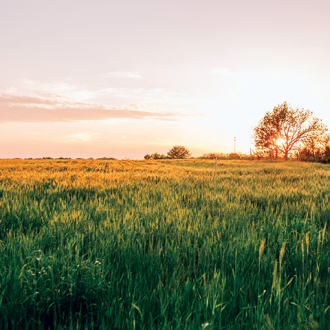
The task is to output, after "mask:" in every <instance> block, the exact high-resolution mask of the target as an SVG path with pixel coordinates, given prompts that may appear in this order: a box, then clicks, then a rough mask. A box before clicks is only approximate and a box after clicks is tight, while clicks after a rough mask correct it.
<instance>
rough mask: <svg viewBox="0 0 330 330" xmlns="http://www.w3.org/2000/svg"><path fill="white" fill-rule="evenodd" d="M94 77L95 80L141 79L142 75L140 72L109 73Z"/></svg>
mask: <svg viewBox="0 0 330 330" xmlns="http://www.w3.org/2000/svg"><path fill="white" fill-rule="evenodd" d="M93 77H94V78H100V79H108V78H123V79H125V78H133V79H141V78H142V75H141V74H140V73H139V72H109V73H102V74H97V75H95V76H93Z"/></svg>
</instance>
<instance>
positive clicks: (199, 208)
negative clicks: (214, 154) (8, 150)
mask: <svg viewBox="0 0 330 330" xmlns="http://www.w3.org/2000/svg"><path fill="white" fill-rule="evenodd" d="M329 199H330V165H321V164H310V163H300V162H275V161H248V160H245V161H242V160H232V161H230V160H222V161H219V160H218V161H217V162H216V161H214V160H199V159H189V160H161V161H130V160H123V161H116V160H113V161H108V160H93V159H88V160H84V159H82V160H58V159H54V160H19V159H16V160H4V159H3V160H0V328H1V329H136V330H138V329H145V330H146V329H180V330H184V329H194V330H195V329H197V330H198V329H201V330H202V329H206V330H211V329H268V330H270V329H292V330H293V329H306V330H307V329H330V237H329V226H330V223H328V222H329V221H330V203H329Z"/></svg>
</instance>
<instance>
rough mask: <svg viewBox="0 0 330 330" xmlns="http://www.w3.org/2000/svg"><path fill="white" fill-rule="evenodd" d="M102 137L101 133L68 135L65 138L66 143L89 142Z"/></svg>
mask: <svg viewBox="0 0 330 330" xmlns="http://www.w3.org/2000/svg"><path fill="white" fill-rule="evenodd" d="M98 137H100V134H99V133H91V132H81V133H76V134H68V135H66V136H65V139H66V141H69V142H88V141H92V140H95V139H97V138H98Z"/></svg>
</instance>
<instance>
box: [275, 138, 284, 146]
mask: <svg viewBox="0 0 330 330" xmlns="http://www.w3.org/2000/svg"><path fill="white" fill-rule="evenodd" d="M284 143H285V140H284V139H282V138H278V139H277V140H276V144H277V145H278V146H282V145H283V144H284Z"/></svg>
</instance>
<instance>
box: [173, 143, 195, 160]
mask: <svg viewBox="0 0 330 330" xmlns="http://www.w3.org/2000/svg"><path fill="white" fill-rule="evenodd" d="M167 156H168V157H169V158H172V159H185V158H189V157H190V156H191V152H190V151H189V150H188V149H187V148H186V147H184V146H174V147H173V148H172V149H171V150H170V151H169V152H168V153H167Z"/></svg>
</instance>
